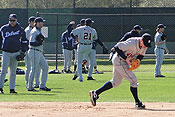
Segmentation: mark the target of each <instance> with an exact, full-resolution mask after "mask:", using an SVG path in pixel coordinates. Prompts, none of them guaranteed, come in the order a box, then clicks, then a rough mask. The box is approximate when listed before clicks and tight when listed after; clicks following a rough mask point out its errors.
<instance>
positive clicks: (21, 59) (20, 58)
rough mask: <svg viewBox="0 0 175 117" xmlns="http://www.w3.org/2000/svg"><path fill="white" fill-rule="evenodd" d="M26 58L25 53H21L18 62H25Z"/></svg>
mask: <svg viewBox="0 0 175 117" xmlns="http://www.w3.org/2000/svg"><path fill="white" fill-rule="evenodd" d="M24 57H25V53H24V52H20V54H19V55H17V56H16V60H17V61H23V60H24Z"/></svg>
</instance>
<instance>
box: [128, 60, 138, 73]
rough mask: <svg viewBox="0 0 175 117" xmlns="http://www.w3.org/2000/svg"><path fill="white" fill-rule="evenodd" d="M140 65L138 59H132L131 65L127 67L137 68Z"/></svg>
mask: <svg viewBox="0 0 175 117" xmlns="http://www.w3.org/2000/svg"><path fill="white" fill-rule="evenodd" d="M139 66H140V60H139V59H133V60H132V64H131V67H130V68H129V69H128V70H130V71H132V70H135V69H137V68H138V67H139Z"/></svg>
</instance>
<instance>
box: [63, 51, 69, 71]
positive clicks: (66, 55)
mask: <svg viewBox="0 0 175 117" xmlns="http://www.w3.org/2000/svg"><path fill="white" fill-rule="evenodd" d="M68 51H69V50H67V49H63V55H64V69H63V72H64V73H67V63H68V58H69V55H68Z"/></svg>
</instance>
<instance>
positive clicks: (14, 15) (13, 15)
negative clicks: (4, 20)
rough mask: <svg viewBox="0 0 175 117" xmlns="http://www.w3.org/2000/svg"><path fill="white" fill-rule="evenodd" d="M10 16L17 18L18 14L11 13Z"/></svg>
mask: <svg viewBox="0 0 175 117" xmlns="http://www.w3.org/2000/svg"><path fill="white" fill-rule="evenodd" d="M10 18H15V19H17V15H16V14H10V15H9V19H10Z"/></svg>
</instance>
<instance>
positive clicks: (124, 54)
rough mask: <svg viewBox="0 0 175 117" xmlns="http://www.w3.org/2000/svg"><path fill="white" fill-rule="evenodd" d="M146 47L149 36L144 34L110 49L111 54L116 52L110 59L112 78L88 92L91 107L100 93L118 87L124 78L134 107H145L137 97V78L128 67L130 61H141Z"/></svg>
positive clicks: (94, 104)
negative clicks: (133, 100)
mask: <svg viewBox="0 0 175 117" xmlns="http://www.w3.org/2000/svg"><path fill="white" fill-rule="evenodd" d="M147 47H151V35H149V34H147V33H145V34H144V35H142V37H132V38H129V39H127V40H126V41H123V42H119V43H117V44H116V45H115V46H114V47H113V48H112V49H111V51H112V52H116V53H115V54H114V56H113V58H112V63H113V78H112V80H110V81H108V82H106V83H105V84H104V85H103V86H102V87H101V88H99V89H97V90H95V91H90V92H89V94H90V100H91V103H92V105H93V106H96V100H97V99H98V98H99V95H100V94H101V93H102V92H104V91H106V90H109V89H111V88H115V87H117V86H119V85H120V84H121V82H122V79H123V78H125V79H126V80H128V81H129V82H130V91H131V93H132V95H133V97H134V99H135V106H136V107H137V108H142V109H144V108H145V105H144V104H142V102H141V101H140V100H139V98H138V95H137V86H138V82H137V77H136V76H135V74H134V72H133V71H130V70H129V66H130V65H131V64H132V63H131V60H132V59H138V61H141V60H142V59H143V57H144V54H145V52H146V50H147Z"/></svg>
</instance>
